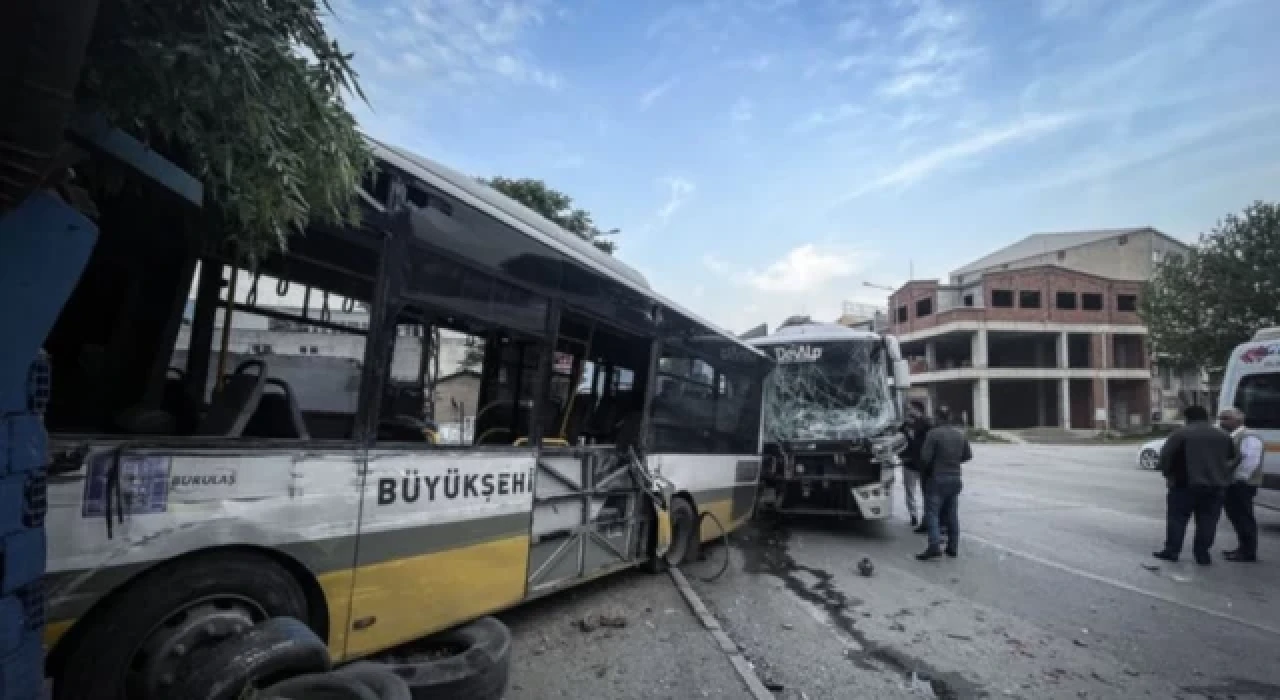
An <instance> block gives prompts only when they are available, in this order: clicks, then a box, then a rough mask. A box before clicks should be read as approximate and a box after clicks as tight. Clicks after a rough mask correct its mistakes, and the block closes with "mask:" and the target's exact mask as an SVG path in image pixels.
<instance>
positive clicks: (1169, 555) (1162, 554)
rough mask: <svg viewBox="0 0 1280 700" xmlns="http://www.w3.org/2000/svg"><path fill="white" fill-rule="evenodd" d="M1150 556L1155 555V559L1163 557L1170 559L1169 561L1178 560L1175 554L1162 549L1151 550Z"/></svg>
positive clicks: (1166, 559)
mask: <svg viewBox="0 0 1280 700" xmlns="http://www.w3.org/2000/svg"><path fill="white" fill-rule="evenodd" d="M1151 556H1153V557H1155V558H1156V559H1163V560H1165V561H1171V562H1177V561H1178V555H1177V554H1174V553H1172V552H1166V551H1164V550H1163V549H1162V550H1160V551H1159V552H1152V554H1151Z"/></svg>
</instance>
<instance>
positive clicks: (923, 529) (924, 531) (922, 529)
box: [912, 525, 929, 535]
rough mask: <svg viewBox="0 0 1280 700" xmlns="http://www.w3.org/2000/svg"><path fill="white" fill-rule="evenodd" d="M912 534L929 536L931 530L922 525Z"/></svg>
mask: <svg viewBox="0 0 1280 700" xmlns="http://www.w3.org/2000/svg"><path fill="white" fill-rule="evenodd" d="M912 532H914V533H916V534H917V535H927V534H929V528H927V527H925V526H924V525H920V526H919V527H917V528H916V529H914V530H912Z"/></svg>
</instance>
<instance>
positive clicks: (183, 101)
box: [81, 0, 372, 257]
mask: <svg viewBox="0 0 1280 700" xmlns="http://www.w3.org/2000/svg"><path fill="white" fill-rule="evenodd" d="M328 11H329V7H328V5H327V4H326V5H324V6H323V9H322V7H321V6H320V5H318V4H317V2H316V0H272V2H261V1H257V0H208V1H205V2H154V1H153V0H115V1H114V2H109V3H103V5H102V8H101V10H100V18H99V24H98V27H97V30H96V32H95V35H94V39H93V41H92V42H91V45H90V47H89V52H88V54H87V60H86V64H85V78H84V83H83V85H82V88H81V94H82V95H83V96H84V99H86V100H87V101H88V102H89V105H88V106H89V107H90V108H93V109H101V110H103V111H104V112H105V113H106V115H107V116H108V118H109V119H111V120H112V122H113V123H114V124H116V125H117V126H119V127H120V128H123V129H124V130H126V131H128V132H130V133H132V134H133V135H135V136H137V137H139V138H141V139H142V140H143V141H145V142H147V143H149V144H150V145H151V146H152V147H153V148H156V149H157V151H159V152H161V153H162V154H164V155H165V156H166V157H168V158H170V159H172V160H174V161H175V162H176V163H178V164H179V165H181V166H182V167H184V168H186V169H187V170H188V171H189V172H191V173H192V174H193V175H195V176H196V177H197V178H199V179H200V180H201V181H202V182H203V184H204V187H205V201H206V208H208V209H210V210H211V213H212V214H213V215H214V218H215V220H216V221H217V223H218V225H219V226H220V227H221V229H222V230H223V232H225V233H226V235H228V236H229V237H230V238H231V239H233V240H235V241H236V242H237V243H238V244H239V245H240V249H241V252H243V253H246V254H247V255H249V256H250V257H253V256H260V255H262V254H264V253H266V252H269V251H271V250H274V249H279V248H283V247H284V245H285V243H286V238H287V236H288V235H289V234H290V233H293V232H296V231H298V230H300V229H301V228H302V227H303V226H305V225H306V223H307V222H308V221H309V220H311V219H317V220H322V221H332V222H347V221H352V220H353V219H354V217H355V216H356V214H357V212H358V209H357V208H356V206H355V202H356V199H355V198H356V194H357V188H358V187H359V186H360V179H361V177H362V176H363V175H364V173H365V172H366V170H367V169H368V168H369V167H371V165H372V159H371V156H370V154H369V152H368V150H367V148H366V147H365V143H364V141H363V139H362V138H361V136H360V134H359V132H358V131H357V129H356V123H355V119H354V118H353V117H352V116H351V114H350V113H349V112H348V111H347V109H346V106H345V104H344V93H354V94H357V95H360V96H361V97H363V95H362V94H361V93H360V88H359V86H358V84H357V82H356V75H355V71H354V70H353V69H352V67H351V63H350V61H351V56H350V55H348V54H344V53H343V52H342V51H341V49H340V48H339V47H338V44H337V42H335V41H333V40H331V39H330V38H329V36H328V34H327V32H326V31H325V28H324V25H323V23H322V22H321V18H322V15H323V14H324V13H325V12H328Z"/></svg>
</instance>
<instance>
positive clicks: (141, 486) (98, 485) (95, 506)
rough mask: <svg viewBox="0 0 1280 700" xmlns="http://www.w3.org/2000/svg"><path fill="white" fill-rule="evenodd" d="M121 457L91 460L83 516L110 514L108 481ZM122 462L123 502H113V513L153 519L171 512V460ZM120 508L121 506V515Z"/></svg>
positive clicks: (138, 458)
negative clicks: (153, 515)
mask: <svg viewBox="0 0 1280 700" xmlns="http://www.w3.org/2000/svg"><path fill="white" fill-rule="evenodd" d="M116 459H117V457H116V455H115V454H113V453H111V452H104V453H100V454H96V455H94V456H93V457H91V458H90V459H89V469H88V472H89V474H88V478H86V479H85V484H84V509H83V511H82V516H83V517H86V518H89V517H93V516H99V517H101V516H103V515H106V512H107V477H108V476H109V475H110V473H111V466H112V465H113V464H114V463H115V461H116ZM119 460H120V478H119V485H120V500H119V501H115V498H114V495H113V498H112V501H113V503H112V504H111V512H112V513H113V514H114V513H116V512H121V513H122V514H123V515H152V514H155V513H164V512H165V511H167V510H168V509H169V464H170V459H169V458H168V457H159V456H151V455H125V456H121V457H119ZM117 504H118V505H119V506H120V508H119V510H118V511H117V509H116V506H117Z"/></svg>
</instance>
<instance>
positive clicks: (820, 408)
mask: <svg viewBox="0 0 1280 700" xmlns="http://www.w3.org/2000/svg"><path fill="white" fill-rule="evenodd" d="M769 351H770V352H771V353H772V354H773V355H774V357H775V358H776V359H777V360H778V365H777V367H776V368H775V369H774V371H773V373H772V374H771V375H770V376H769V379H768V380H767V381H766V383H765V399H764V424H765V439H766V440H768V441H770V442H787V441H793V440H857V439H862V438H869V437H873V436H875V435H878V434H879V433H881V432H883V431H884V430H885V429H886V428H888V427H890V426H891V425H892V424H893V422H894V420H895V411H894V404H893V400H892V396H891V394H890V393H889V381H888V365H887V363H886V360H885V353H884V346H883V345H882V344H881V343H880V342H879V341H876V340H850V341H842V342H831V343H797V344H791V345H776V346H773V347H771V348H769Z"/></svg>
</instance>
